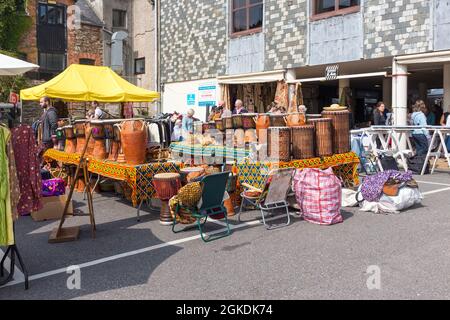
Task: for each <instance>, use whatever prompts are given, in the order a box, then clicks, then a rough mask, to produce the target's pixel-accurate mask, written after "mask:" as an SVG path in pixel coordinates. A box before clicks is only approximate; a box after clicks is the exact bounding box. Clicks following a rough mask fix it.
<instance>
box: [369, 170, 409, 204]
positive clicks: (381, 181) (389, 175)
mask: <svg viewBox="0 0 450 320" xmlns="http://www.w3.org/2000/svg"><path fill="white" fill-rule="evenodd" d="M412 175H413V174H412V172H411V171H408V172H404V173H403V172H400V171H397V170H386V171H384V172H379V173H377V174H374V175H373V176H367V177H366V178H365V179H364V182H363V184H362V186H361V194H362V196H363V198H364V200H367V201H369V202H377V201H378V200H380V198H381V196H382V195H383V187H384V185H385V183H386V182H387V181H388V180H390V179H394V180H397V181H399V182H407V181H410V180H412V178H413V176H412Z"/></svg>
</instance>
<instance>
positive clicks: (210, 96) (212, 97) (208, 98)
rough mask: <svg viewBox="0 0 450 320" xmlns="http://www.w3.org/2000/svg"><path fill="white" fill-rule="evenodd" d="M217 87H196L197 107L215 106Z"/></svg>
mask: <svg viewBox="0 0 450 320" xmlns="http://www.w3.org/2000/svg"><path fill="white" fill-rule="evenodd" d="M216 95H217V85H216V84H214V83H207V84H202V85H200V86H199V87H198V106H199V107H206V106H214V105H215V104H216Z"/></svg>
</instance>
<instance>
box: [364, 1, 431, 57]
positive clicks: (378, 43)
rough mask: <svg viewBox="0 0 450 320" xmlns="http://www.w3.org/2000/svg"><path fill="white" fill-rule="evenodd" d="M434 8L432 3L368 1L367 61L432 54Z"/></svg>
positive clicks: (365, 54)
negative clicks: (429, 51) (427, 52)
mask: <svg viewBox="0 0 450 320" xmlns="http://www.w3.org/2000/svg"><path fill="white" fill-rule="evenodd" d="M431 5H432V1H431V0H365V1H364V29H365V30H364V58H365V59H373V58H380V57H389V56H394V55H401V54H411V53H421V52H425V51H428V50H429V46H430V43H431V41H432V40H431V39H432V38H431V37H430V30H431V27H432V22H431V19H430V8H431Z"/></svg>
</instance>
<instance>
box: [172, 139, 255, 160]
mask: <svg viewBox="0 0 450 320" xmlns="http://www.w3.org/2000/svg"><path fill="white" fill-rule="evenodd" d="M170 149H171V151H172V156H173V157H174V158H175V159H176V160H178V161H182V160H183V159H186V157H189V158H190V157H192V156H193V157H199V158H201V157H203V158H204V160H205V162H207V161H209V160H210V159H211V158H213V157H216V158H217V160H218V161H220V160H223V159H221V158H225V159H226V161H230V160H234V161H243V160H244V159H245V158H247V157H248V156H249V155H250V151H249V150H246V149H243V148H231V147H227V146H211V145H209V146H202V145H201V144H189V143H186V142H173V143H172V144H171V145H170ZM199 161H200V159H199ZM218 164H220V162H219V163H218Z"/></svg>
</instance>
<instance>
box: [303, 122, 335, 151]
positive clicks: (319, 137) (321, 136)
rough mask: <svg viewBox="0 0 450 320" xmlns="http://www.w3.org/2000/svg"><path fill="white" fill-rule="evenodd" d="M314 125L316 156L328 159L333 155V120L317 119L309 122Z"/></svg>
mask: <svg viewBox="0 0 450 320" xmlns="http://www.w3.org/2000/svg"><path fill="white" fill-rule="evenodd" d="M308 123H309V124H313V125H314V131H315V141H316V143H315V145H316V156H317V157H326V156H331V155H333V135H332V129H331V119H326V118H317V119H311V120H308Z"/></svg>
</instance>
